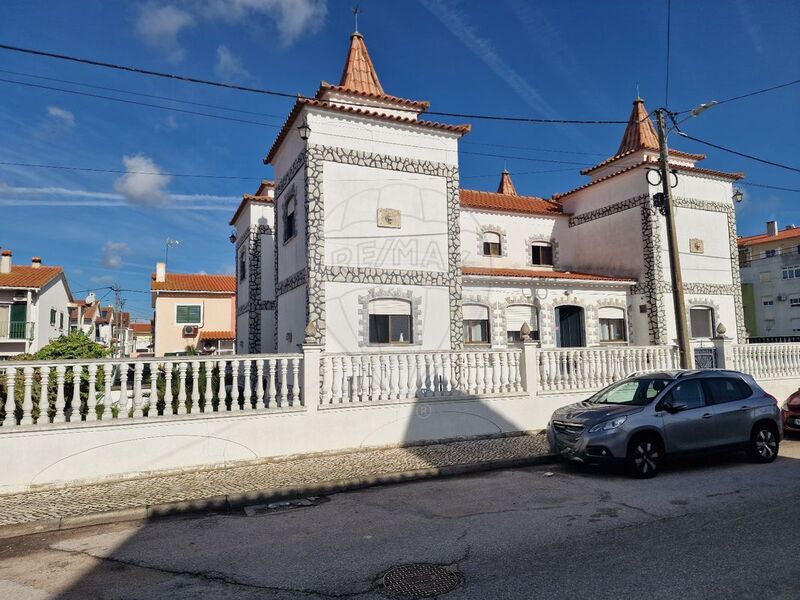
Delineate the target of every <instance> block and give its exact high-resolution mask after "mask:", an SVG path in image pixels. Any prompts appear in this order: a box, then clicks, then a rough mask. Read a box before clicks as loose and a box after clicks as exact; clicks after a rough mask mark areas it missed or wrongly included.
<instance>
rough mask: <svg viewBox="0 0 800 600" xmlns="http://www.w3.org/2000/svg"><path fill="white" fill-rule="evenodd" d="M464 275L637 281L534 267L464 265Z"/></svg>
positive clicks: (628, 278) (627, 278)
mask: <svg viewBox="0 0 800 600" xmlns="http://www.w3.org/2000/svg"><path fill="white" fill-rule="evenodd" d="M461 271H462V273H463V274H464V275H484V276H489V277H530V278H533V279H573V280H575V279H580V280H590V281H615V282H623V283H628V282H630V283H635V280H633V279H631V278H630V277H609V276H607V275H593V274H591V273H576V272H574V271H537V270H533V269H499V268H493V267H464V268H463V269H462V270H461Z"/></svg>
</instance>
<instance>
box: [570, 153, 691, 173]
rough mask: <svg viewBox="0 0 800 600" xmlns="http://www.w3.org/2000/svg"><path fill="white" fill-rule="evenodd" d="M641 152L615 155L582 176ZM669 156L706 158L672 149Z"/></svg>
mask: <svg viewBox="0 0 800 600" xmlns="http://www.w3.org/2000/svg"><path fill="white" fill-rule="evenodd" d="M639 150H641V148H639V149H637V150H629V151H628V152H625V153H624V154H615V155H614V156H611V157H609V158H607V159H605V160H604V161H603V162H601V163H597V164H596V165H595V166H593V167H589V168H588V169H581V175H588V174H589V173H593V172H595V171H596V170H597V169H599V168H601V167H605V166H606V165H610V164H611V163H613V162H616V161H618V160H620V159H621V158H625V157H626V156H630V155H631V154H633V153H634V152H638V151H639ZM669 155H670V156H674V157H677V158H688V159H689V160H704V159H705V158H706V155H705V154H691V153H689V152H683V151H681V150H675V149H674V148H670V149H669Z"/></svg>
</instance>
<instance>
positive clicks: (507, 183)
mask: <svg viewBox="0 0 800 600" xmlns="http://www.w3.org/2000/svg"><path fill="white" fill-rule="evenodd" d="M497 193H498V194H510V195H512V196H516V195H517V188H515V187H514V182H513V181H511V175H510V174H509V172H508V170H507V169H503V172H502V173H501V174H500V183H499V184H498V186H497Z"/></svg>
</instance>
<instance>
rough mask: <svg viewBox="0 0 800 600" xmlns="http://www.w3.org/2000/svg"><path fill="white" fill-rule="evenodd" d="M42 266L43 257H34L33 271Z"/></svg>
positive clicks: (32, 260) (32, 261)
mask: <svg viewBox="0 0 800 600" xmlns="http://www.w3.org/2000/svg"><path fill="white" fill-rule="evenodd" d="M41 266H42V257H41V256H34V257H33V258H32V259H31V268H32V269H38V268H39V267H41Z"/></svg>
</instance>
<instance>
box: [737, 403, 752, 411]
mask: <svg viewBox="0 0 800 600" xmlns="http://www.w3.org/2000/svg"><path fill="white" fill-rule="evenodd" d="M739 410H750V407H749V406H747V405H746V404H745V405H744V406H742V407H741V408H740V409H739Z"/></svg>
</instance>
